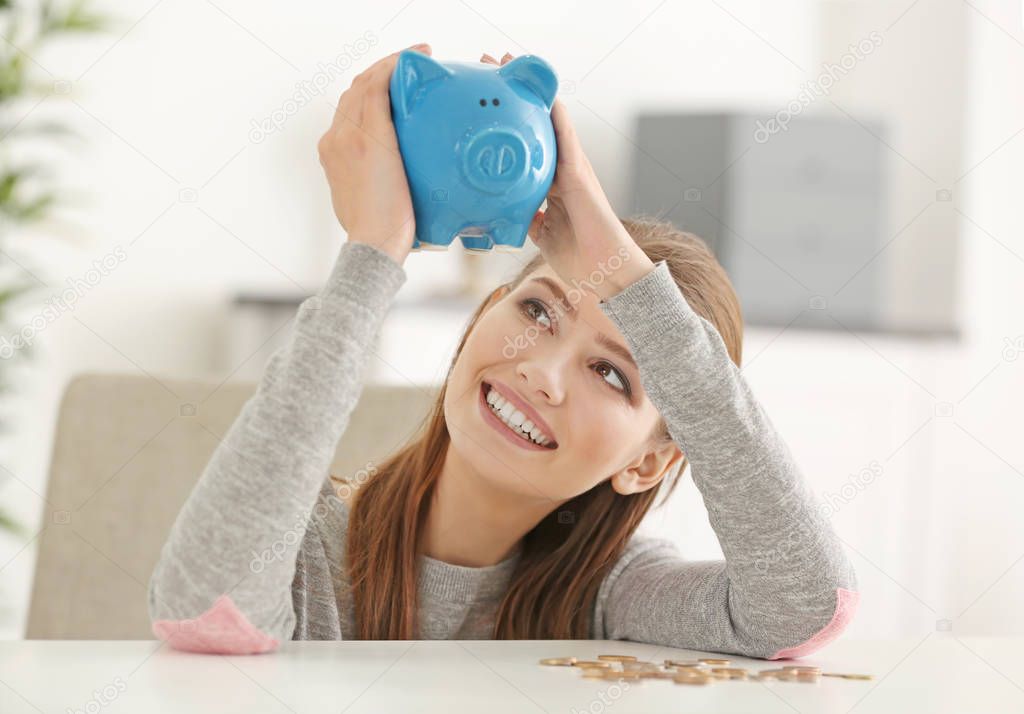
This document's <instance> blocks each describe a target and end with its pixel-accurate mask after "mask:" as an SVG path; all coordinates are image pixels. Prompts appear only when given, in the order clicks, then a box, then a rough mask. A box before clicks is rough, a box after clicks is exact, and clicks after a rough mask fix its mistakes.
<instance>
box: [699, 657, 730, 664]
mask: <svg viewBox="0 0 1024 714" xmlns="http://www.w3.org/2000/svg"><path fill="white" fill-rule="evenodd" d="M700 662H701V663H702V664H717V665H722V666H728V665H730V664H732V661H731V660H727V659H713V658H711V657H705V658H703V659H701V660H700Z"/></svg>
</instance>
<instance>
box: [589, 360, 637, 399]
mask: <svg viewBox="0 0 1024 714" xmlns="http://www.w3.org/2000/svg"><path fill="white" fill-rule="evenodd" d="M595 369H596V370H597V371H598V374H601V370H602V369H606V370H607V371H608V374H607V375H605V374H601V376H602V377H605V376H611V377H613V378H614V380H615V381H614V382H608V384H611V385H612V386H613V387H615V388H616V389H618V390H619V391H620V392H624V393H626V394H627V395H628V394H629V387H628V385H627V384H626V380H625V379H623V377H622V374H620V373H619V370H617V369H615V368H614V367H612V366H611V365H610V364H608V363H607V362H599V363H598V364H597V367H596V368H595Z"/></svg>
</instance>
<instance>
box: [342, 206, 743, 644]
mask: <svg viewBox="0 0 1024 714" xmlns="http://www.w3.org/2000/svg"><path fill="white" fill-rule="evenodd" d="M620 220H621V221H622V224H623V226H624V227H625V228H626V230H627V232H628V233H629V234H630V236H632V238H633V240H634V241H635V242H636V243H637V244H638V245H639V246H640V248H641V249H642V250H643V251H644V253H646V254H647V256H648V257H649V258H650V259H651V260H652V261H653V262H655V263H657V262H659V261H661V260H664V261H666V263H667V264H668V269H669V272H670V273H671V275H672V277H673V279H674V280H675V282H676V284H677V285H678V286H679V289H680V291H681V292H682V294H683V297H684V298H685V299H686V301H687V303H688V304H689V305H690V306H691V307H692V308H693V310H694V311H695V312H696V313H697V314H698V315H700V316H702V317H704V318H705V319H706V320H708V321H709V322H710V323H711V324H712V325H713V326H714V327H715V328H716V329H717V330H718V333H719V335H721V337H722V340H723V342H724V344H725V346H726V348H727V350H728V353H729V357H730V358H731V359H732V361H733V362H734V363H735V364H736V365H737V366H739V365H740V363H741V359H742V354H741V352H742V342H743V318H742V313H741V310H740V305H739V300H738V299H737V297H736V293H735V292H734V291H733V288H732V285H731V283H730V282H729V278H728V276H727V275H726V273H725V271H724V270H723V269H722V267H721V265H719V263H718V261H717V260H716V259H715V257H714V254H713V253H712V252H711V250H710V249H709V248H708V246H707V244H706V243H705V242H704V241H703V240H702V239H701V238H700V237H698V236H696V235H694V234H693V233H688V232H686V231H682V230H679V229H677V228H675V227H674V226H673V225H672V224H671V223H668V222H665V221H661V220H658V219H656V218H650V217H644V216H640V217H636V218H633V219H620ZM542 264H543V257H542V256H541V255H540V254H539V253H538V254H537V255H535V256H534V257H533V258H532V259H531V260H530V261H529V262H528V263H527V264H526V265H525V266H524V267H523V268H522V270H521V271H520V272H519V273H518V274H517V275H516V277H515V278H513V279H512V280H511V281H509V282H508V283H505V284H503V285H500V286H498V288H496V289H495V290H494V291H493V292H492V293H491V295H490V296H489V298H488V299H487V300H485V301H484V302H482V303H481V305H480V306H479V307H478V308H477V309H476V311H475V312H474V314H473V316H472V317H471V319H470V321H469V323H468V325H467V327H466V330H465V332H464V334H463V336H462V339H461V340H460V342H459V346H458V349H457V351H456V353H455V357H454V358H453V360H452V365H451V366H450V367H449V369H448V377H450V376H451V370H452V367H454V364H455V361H456V360H457V359H458V356H459V355H460V354H461V353H462V349H463V347H464V345H465V344H466V339H467V337H468V335H469V334H470V332H471V331H472V330H473V327H474V326H475V325H476V323H477V321H478V320H479V318H480V316H481V315H482V314H483V313H484V312H485V309H486V308H487V306H488V304H489V303H491V302H492V301H493V299H495V298H496V297H497V296H498V295H499V294H500V293H501V291H503V290H514V289H515V288H516V287H517V286H518V285H519V284H520V283H521V282H522V281H523V280H525V279H526V278H527V277H529V275H530V273H532V272H533V271H534V270H535V269H537V268H539V267H540V266H541V265H542ZM447 382H448V379H447V377H446V379H445V386H443V387H442V388H441V390H440V392H439V394H438V397H437V399H436V401H435V402H434V405H433V408H432V409H431V411H430V413H429V414H428V415H427V417H426V418H425V420H424V422H423V424H422V426H421V428H420V430H419V432H418V433H417V435H416V436H415V437H413V439H412V440H411V441H410V443H409V444H408V445H406V446H405V447H403V448H402V449H400V450H399V451H398V452H397V453H395V454H394V455H392V456H391V457H389V458H388V459H387V460H386V461H385V462H384V463H383V464H381V465H379V466H378V467H377V471H376V473H374V474H373V476H372V477H371V478H370V479H369V480H368V481H366V482H365V483H364V484H362V485H361V486H359V487H358V490H356V491H355V494H354V497H353V501H352V505H351V508H350V515H349V528H348V536H347V548H346V559H347V566H348V574H349V579H350V582H351V587H352V602H353V606H354V609H355V621H356V623H357V624H356V629H357V632H356V633H354V634H355V636H354V637H353V639H364V640H368V639H375V640H405V639H419V636H418V629H419V618H418V610H417V607H418V603H417V591H418V588H417V582H418V576H419V573H418V555H419V551H418V549H417V543H418V542H419V540H420V536H421V531H422V528H423V527H424V523H425V522H426V515H427V512H426V509H427V506H428V504H429V503H430V495H431V494H432V492H433V488H434V486H435V482H436V480H437V478H438V476H439V474H440V472H441V466H442V463H443V461H444V456H445V453H446V450H447V448H448V446H449V444H450V436H449V432H448V428H447V425H446V423H445V419H444V395H445V389H446V387H447ZM671 439H672V437H671V436H670V435H669V432H668V430H667V428H666V425H665V422H664V420H663V419H662V420H661V421H660V423H659V425H658V427H657V428H656V429H655V431H654V433H653V434H652V436H651V442H652V443H654V444H661V443H664V441H665V440H669V441H670V440H671ZM685 467H686V459H685V458H683V459H682V460H681V462H680V463H679V464H678V466H677V468H676V469H675V471H674V473H672V474H669V475H667V476H666V478H665V479H663V480H662V482H661V483H660V484H659V485H658V486H657V487H655V488H651V489H648V490H647V491H643V492H641V493H634V494H630V495H628V496H623V495H621V494H619V493H617V492H616V491H614V490H613V489H612V487H611V485H610V483H609V480H608V479H605V480H604V481H602V482H601V483H599V484H597V485H596V486H594V487H593V488H591V489H590V490H588V491H586V492H584V493H582V494H580V495H578V496H576V497H574V498H572V499H570V500H569V501H567V502H565V503H563V504H562V505H561V506H559V507H558V508H557V509H553V510H552V512H551V513H549V514H548V515H547V516H545V517H544V518H543V519H542V520H541V521H540V523H538V524H537V525H536V526H535V527H534V528H533V529H532V530H531V531H530V532H529V533H527V534H526V536H525V537H524V538H523V543H522V546H523V547H522V551H521V558H520V560H519V562H518V564H517V566H516V570H515V572H514V573H513V575H512V578H511V581H510V585H509V588H508V591H507V593H506V594H505V597H504V599H503V600H502V602H501V605H500V606H499V608H498V611H497V614H496V617H495V623H494V631H493V635H492V638H493V639H588V638H589V628H590V619H591V615H592V609H593V604H594V599H595V598H596V596H597V591H598V588H599V586H600V584H601V582H602V580H603V579H604V576H605V575H606V574H607V572H608V571H609V570H610V569H611V567H612V566H613V565H614V564H615V561H616V560H617V559H618V557H619V556H620V554H621V553H622V552H623V549H624V548H625V546H626V543H627V541H628V540H629V538H630V537H631V536H632V534H633V533H634V531H636V529H637V527H638V526H639V525H640V522H641V520H642V519H643V517H644V516H645V515H646V514H647V512H648V510H649V509H650V508H651V505H652V503H653V502H654V500H655V497H656V496H657V494H658V493H659V492H661V491H666V493H665V494H664V498H663V499H662V503H664V501H665V499H667V498H668V496H669V495H671V493H672V492H673V491H674V489H675V486H676V484H677V483H678V481H679V478H680V476H681V474H682V473H683V471H684V469H685ZM666 483H668V484H669V486H668V487H667V488H666V487H665V484H666ZM659 505H660V504H659ZM556 511H557V513H556ZM565 511H569V512H571V513H572V517H571V518H569V517H561V518H560V517H558V513H562V512H565ZM552 593H557V596H556V597H551V594H552Z"/></svg>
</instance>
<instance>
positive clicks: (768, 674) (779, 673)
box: [757, 669, 789, 679]
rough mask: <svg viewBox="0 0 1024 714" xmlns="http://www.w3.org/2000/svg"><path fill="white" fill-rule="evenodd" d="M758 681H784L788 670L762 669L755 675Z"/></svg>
mask: <svg viewBox="0 0 1024 714" xmlns="http://www.w3.org/2000/svg"><path fill="white" fill-rule="evenodd" d="M757 677H758V679H784V678H787V677H789V672H788V670H785V669H762V670H761V671H760V672H758V673H757Z"/></svg>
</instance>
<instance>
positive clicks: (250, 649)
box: [153, 594, 278, 654]
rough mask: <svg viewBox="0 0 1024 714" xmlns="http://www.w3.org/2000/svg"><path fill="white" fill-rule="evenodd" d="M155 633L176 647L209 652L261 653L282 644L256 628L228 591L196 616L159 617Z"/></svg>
mask: <svg viewBox="0 0 1024 714" xmlns="http://www.w3.org/2000/svg"><path fill="white" fill-rule="evenodd" d="M153 634H154V635H156V636H157V637H158V638H159V639H161V640H166V641H167V642H168V644H170V645H171V647H173V648H174V649H178V650H185V651H186V652H202V653H205V654H260V653H263V652H270V651H272V650H274V649H276V648H277V645H278V641H277V640H276V639H275V638H273V637H271V636H270V635H268V634H266V633H264V632H263V631H261V630H259V629H257V628H256V627H254V626H253V624H252V623H251V622H249V619H248V618H247V617H246V616H245V615H244V614H243V613H242V611H241V610H239V609H238V606H237V605H235V603H234V601H233V600H232V599H231V596H230V595H227V594H225V595H221V596H220V597H219V598H217V599H216V600H215V601H214V603H213V605H212V606H211V607H210V609H209V610H207V611H206V612H204V613H203V614H202V615H200V616H199V617H197V618H195V619H190V620H156V621H155V622H154V623H153Z"/></svg>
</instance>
